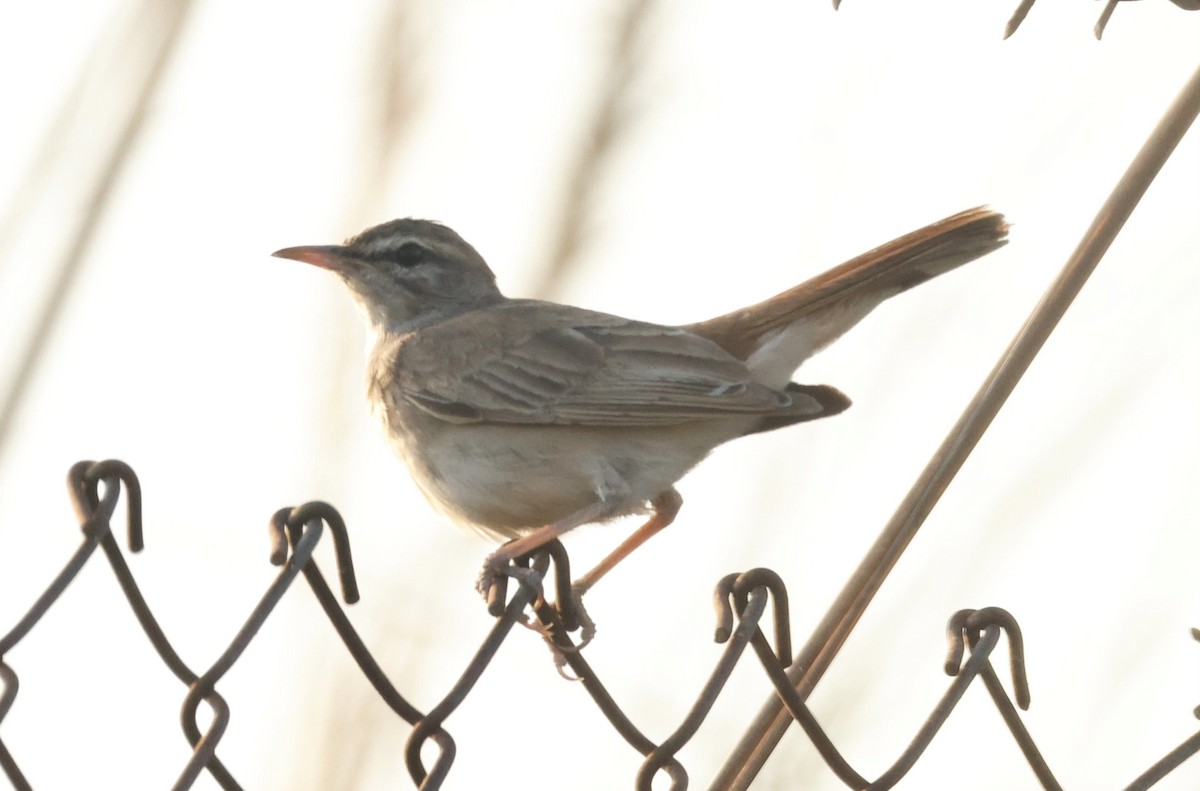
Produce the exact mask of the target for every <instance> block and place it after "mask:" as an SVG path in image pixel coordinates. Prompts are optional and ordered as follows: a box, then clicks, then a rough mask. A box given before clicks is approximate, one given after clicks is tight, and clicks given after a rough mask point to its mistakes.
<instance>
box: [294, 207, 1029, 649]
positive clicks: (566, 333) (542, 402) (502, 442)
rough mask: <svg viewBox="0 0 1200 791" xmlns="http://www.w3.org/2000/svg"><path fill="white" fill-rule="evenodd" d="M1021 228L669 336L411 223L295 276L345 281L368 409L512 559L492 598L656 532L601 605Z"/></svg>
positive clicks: (440, 496)
mask: <svg viewBox="0 0 1200 791" xmlns="http://www.w3.org/2000/svg"><path fill="white" fill-rule="evenodd" d="M1007 234H1008V223H1007V222H1006V220H1005V218H1004V216H1003V215H1002V214H1000V213H998V212H995V211H992V210H990V209H989V208H987V207H985V206H981V207H977V208H973V209H968V210H966V211H963V212H959V213H958V214H955V215H953V216H950V217H947V218H945V219H943V220H940V221H938V222H935V223H932V224H930V225H928V226H926V227H924V228H921V229H919V230H917V231H914V232H912V233H909V234H907V235H905V236H902V237H900V238H898V239H896V240H894V241H892V242H889V243H887V244H884V245H882V246H880V247H877V248H875V249H873V250H871V251H869V252H867V253H864V254H863V255H860V256H858V257H857V258H854V259H852V260H850V261H847V262H846V263H844V264H842V265H840V266H837V267H835V268H833V269H831V270H829V271H827V272H825V273H824V274H820V275H817V276H816V277H813V278H811V279H809V280H806V281H804V282H803V283H801V284H799V285H797V286H795V287H793V288H790V289H788V290H786V291H784V292H782V293H780V294H777V295H775V296H773V297H770V298H769V299H766V300H764V301H762V302H759V303H757V304H754V305H751V306H749V307H743V308H740V309H737V310H734V311H732V312H729V313H726V314H724V315H721V316H718V317H716V318H712V319H708V320H707V321H701V322H697V323H694V324H686V325H679V326H674V325H663V324H655V323H651V322H646V321H638V320H634V319H629V318H623V317H620V316H616V315H611V314H607V313H602V312H598V311H594V310H587V309H584V308H580V307H573V306H570V305H564V304H558V303H555V302H549V301H542V300H534V299H515V298H509V297H507V296H505V295H504V294H502V293H501V291H500V289H499V287H498V286H497V283H496V276H495V274H494V273H493V272H492V270H491V268H490V267H489V266H488V264H487V263H486V262H485V260H484V258H483V257H482V256H481V255H480V254H479V253H478V252H477V251H476V250H475V248H474V247H472V246H471V245H470V244H468V243H467V242H466V241H465V240H464V239H463V238H462V237H461V236H459V235H458V234H457V233H456V232H455V231H453V230H451V229H450V228H449V227H447V226H446V225H442V224H439V223H437V222H433V221H429V220H420V219H412V218H407V219H397V220H393V221H390V222H385V223H383V224H381V225H376V226H374V227H371V228H368V229H367V230H365V231H363V232H361V233H360V234H358V235H357V236H354V237H352V238H350V239H348V240H347V241H346V242H345V243H344V244H341V245H311V246H302V247H288V248H284V249H282V250H278V251H276V252H275V253H273V255H274V256H276V257H279V258H285V259H291V260H295V261H300V262H304V263H307V264H311V265H314V266H317V267H320V268H322V269H326V270H329V271H332V272H334V273H335V274H337V275H338V276H339V277H340V278H341V280H342V281H343V282H344V283H345V285H346V286H347V287H348V288H349V290H350V293H351V294H352V295H353V297H354V299H355V301H356V302H357V304H358V307H359V308H360V310H361V313H362V315H363V317H364V318H365V320H366V323H367V325H368V327H369V330H370V333H371V336H372V337H371V339H370V343H369V348H370V351H369V356H368V362H367V377H366V378H367V393H368V398H369V401H370V404H371V407H372V411H373V412H375V413H376V414H377V415H378V417H379V419H380V420H381V421H382V425H383V429H384V433H385V434H386V436H387V438H388V440H389V443H390V445H391V446H392V448H393V450H394V451H395V453H396V454H397V455H398V456H399V457H400V458H401V459H403V460H404V462H405V463H406V464H407V466H408V470H409V472H410V473H411V475H412V478H413V479H414V480H415V482H416V484H417V486H418V487H419V488H420V489H421V491H422V492H423V493H424V494H425V496H426V498H427V499H428V500H429V501H430V503H431V504H432V505H433V506H434V507H435V508H437V509H438V510H440V511H441V512H443V513H444V514H446V515H447V516H449V517H450V519H451V520H453V521H454V522H457V523H459V524H461V525H464V526H467V527H470V528H473V529H475V530H477V531H480V532H482V533H483V534H484V535H486V536H488V537H491V538H493V539H496V540H507V543H504V544H503V545H501V546H500V547H499V548H498V549H496V550H495V551H494V552H492V553H491V554H490V555H489V556H488V558H487V560H486V561H485V563H484V567H483V570H482V571H481V572H480V576H479V579H478V581H477V587H478V588H479V589H480V592H481V593H482V594H483V595H484V596H485V598H486V597H487V596H488V594H489V592H493V593H494V590H493V586H494V585H495V583H496V582H497V581H499V580H500V578H502V577H505V576H512V577H518V578H522V577H523V575H524V576H525V577H527V576H528V574H529V572H528V570H526V571H524V572H523V571H522V570H520V569H518V568H517V567H516V566H515V565H514V564H513V563H512V561H513V560H514V559H515V558H518V557H520V556H522V555H525V554H527V553H529V552H532V551H534V550H536V549H538V548H541V547H542V546H544V545H545V544H547V543H549V542H551V541H553V540H555V539H557V538H559V537H561V536H563V535H564V534H565V533H567V532H569V531H571V530H573V529H575V528H577V527H579V526H581V525H585V524H590V523H597V522H607V521H611V520H613V519H616V518H618V517H623V516H629V515H634V514H641V515H644V516H646V520H645V522H644V523H643V524H642V525H641V526H640V527H639V528H637V530H635V531H634V532H633V533H632V534H631V535H630V536H629V537H628V538H627V539H626V540H625V541H624V542H623V543H621V544H620V545H619V546H618V547H617V548H616V549H615V550H614V551H613V552H612V553H611V554H610V555H609V556H607V557H606V558H605V559H604V560H603V561H601V562H600V563H599V564H598V565H597V566H596V567H595V568H594V569H592V570H591V571H589V572H588V573H587V574H585V575H583V576H582V577H580V578H579V579H578V580H577V581H576V583H575V585H574V589H573V595H574V596H575V597H576V599H577V601H576V604H577V605H578V606H579V613H580V614H581V615H580V618H581V623H583V624H584V625H585V627H586V628H585V637H584V642H586V641H587V640H589V639H590V638H591V634H592V633H594V629H595V627H594V624H593V623H592V622H591V619H590V618H587V617H586V615H583V613H584V612H585V611H583V610H582V599H581V597H582V595H583V594H584V593H585V592H586V591H587V590H588V589H590V588H591V587H592V586H593V585H595V583H596V582H597V581H598V580H599V579H600V578H601V577H602V576H604V575H605V574H606V573H607V572H608V571H610V570H611V569H612V568H613V567H614V566H615V565H616V564H617V563H618V562H620V561H621V560H622V559H624V558H625V557H626V556H628V555H629V554H630V553H631V552H632V551H634V550H635V549H636V548H637V547H638V546H640V545H641V544H642V543H643V542H645V541H646V540H647V539H648V538H650V537H651V536H653V535H654V534H656V533H658V532H659V531H660V530H662V529H663V528H665V527H667V526H668V525H670V524H671V523H672V521H674V519H675V517H676V514H677V513H678V512H679V509H680V507H681V505H682V503H683V500H682V498H681V496H680V495H679V492H678V490H677V489H676V488H675V484H676V482H677V481H678V480H679V479H680V478H682V477H683V476H684V475H685V474H686V473H687V472H688V471H689V470H691V469H692V468H693V467H694V466H695V465H696V464H698V463H699V462H700V461H701V460H702V459H704V458H705V456H707V455H708V454H709V452H710V451H712V450H713V449H714V448H716V447H717V446H719V445H721V444H723V443H725V442H728V441H729V440H733V439H737V438H739V437H743V436H746V435H750V434H755V433H758V432H764V431H774V430H776V429H780V428H783V427H785V426H790V425H792V424H795V423H802V422H806V421H809V420H816V419H818V418H824V417H829V416H832V415H836V414H838V413H840V412H842V411H844V410H845V409H846V408H847V407H849V406H850V400H849V398H847V397H846V396H845V395H844V394H842V393H841V392H840V391H839V390H837V389H836V388H834V387H831V386H828V385H810V384H800V383H797V382H794V381H792V377H793V374H794V373H795V371H796V370H797V369H798V368H799V367H800V365H801V363H803V362H804V361H805V360H806V359H808V358H809V357H811V356H812V355H813V354H814V353H816V352H818V351H820V350H821V349H823V348H824V347H826V346H827V345H828V344H830V343H831V342H833V341H834V340H836V339H837V338H838V337H840V336H841V335H842V334H843V333H844V332H846V331H847V330H849V329H850V328H851V327H853V326H854V325H855V324H857V323H858V322H859V321H860V320H861V319H863V318H864V317H865V316H866V315H867V314H868V313H870V312H871V311H872V310H873V309H874V308H875V307H876V306H877V305H879V304H880V303H881V302H883V301H884V300H886V299H888V298H890V297H892V296H895V295H896V294H899V293H901V292H903V291H906V290H908V289H909V288H912V287H913V286H916V285H918V284H920V283H923V282H925V281H927V280H930V279H931V278H934V277H937V276H938V275H941V274H943V273H945V272H948V271H950V270H952V269H955V268H957V267H959V266H961V265H963V264H966V263H968V262H970V261H973V260H975V259H978V258H980V257H981V256H984V255H986V254H988V253H991V252H993V251H995V250H997V249H999V248H1000V247H1002V246H1003V245H1005V244H1006V243H1007V240H1008V237H1007Z"/></svg>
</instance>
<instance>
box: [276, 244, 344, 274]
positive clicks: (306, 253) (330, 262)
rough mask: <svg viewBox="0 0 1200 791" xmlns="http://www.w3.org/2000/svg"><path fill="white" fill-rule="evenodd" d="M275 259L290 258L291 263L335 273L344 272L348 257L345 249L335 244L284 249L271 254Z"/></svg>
mask: <svg viewBox="0 0 1200 791" xmlns="http://www.w3.org/2000/svg"><path fill="white" fill-rule="evenodd" d="M271 255H273V256H275V257H276V258H290V259H291V260H293V261H303V262H304V263H306V264H312V265H313V266H319V267H321V268H322V269H331V270H333V271H335V272H340V271H345V269H346V268H347V265H348V263H349V259H350V256H349V254H348V251H347V250H346V248H345V247H342V246H340V245H336V244H327V245H310V246H307V247H285V248H283V249H282V250H276V251H275V252H273V253H271Z"/></svg>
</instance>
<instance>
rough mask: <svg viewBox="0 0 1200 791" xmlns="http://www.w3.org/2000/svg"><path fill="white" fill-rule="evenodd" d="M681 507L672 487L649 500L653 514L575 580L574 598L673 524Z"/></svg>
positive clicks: (681, 500) (679, 499)
mask: <svg viewBox="0 0 1200 791" xmlns="http://www.w3.org/2000/svg"><path fill="white" fill-rule="evenodd" d="M682 505H683V498H682V497H680V495H679V492H677V491H676V490H675V488H674V487H671V488H670V489H667V490H666V491H665V492H663V493H662V494H660V495H659V496H658V497H655V498H654V499H653V500H651V501H650V508H651V510H652V511H653V513H652V514H651V516H650V518H649V519H647V520H646V523H645V524H643V525H642V526H641V527H639V528H638V529H637V530H635V531H633V534H632V535H630V536H629V538H627V539H625V540H624V541H622V542H621V545H620V546H618V547H617V548H616V549H614V550H613V551H612V552H610V553H609V554H608V556H607V557H606V558H604V560H602V561H600V562H599V563H597V564H596V567H595V568H593V569H592V570H591V571H589V572H588V573H587V574H584V575H583V576H582V577H580V578H579V579H577V580H575V582H574V584H573V585H571V588H572V589H573V590H574V591H575V594H576V597H577V598H578V597H580V596H583V594H585V593H587V592H588V591H589V590H591V589H592V586H593V585H595V584H596V583H597V582H599V581H600V578H601V577H603V576H604V575H605V574H607V573H608V572H610V571H612V570H613V568H614V567H615V566H616V565H617V564H618V563H620V562H621V561H622V560H624V559H625V558H627V557H629V555H630V553H631V552H633V551H634V550H635V549H637V548H638V547H640V546H641V545H642V544H644V543H646V542H647V541H649V540H650V539H651V538H652V537H653V536H654V534H655V533H657V532H659V531H660V530H662V529H663V528H665V527H666V526H667V525H669V524H671V523H672V522H674V521H675V516H676V515H677V514H678V513H679V508H680V506H682Z"/></svg>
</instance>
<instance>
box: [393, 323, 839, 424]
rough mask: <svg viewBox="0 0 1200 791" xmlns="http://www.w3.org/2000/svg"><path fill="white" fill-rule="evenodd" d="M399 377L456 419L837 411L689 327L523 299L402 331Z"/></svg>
mask: <svg viewBox="0 0 1200 791" xmlns="http://www.w3.org/2000/svg"><path fill="white" fill-rule="evenodd" d="M384 353H385V354H386V355H387V357H386V360H387V369H388V371H389V373H390V376H391V381H390V383H387V385H386V386H387V387H389V389H392V390H393V393H392V395H393V396H399V397H400V398H403V399H405V400H407V401H408V402H409V403H411V404H413V405H415V406H417V407H419V408H421V409H422V410H424V411H426V412H428V413H430V414H432V415H435V416H437V417H439V418H441V419H443V420H447V421H451V422H457V423H462V422H487V423H524V424H539V425H587V426H659V425H671V424H675V423H682V422H687V421H691V420H699V419H705V418H718V417H730V416H736V415H743V416H768V415H790V416H795V417H797V418H798V419H801V416H804V415H808V414H811V415H812V416H813V417H816V416H818V415H820V414H821V413H822V412H824V411H826V410H827V406H826V405H824V404H822V403H821V401H820V400H818V399H817V398H813V397H812V396H810V395H807V394H805V393H804V392H800V391H793V392H792V393H786V392H782V391H779V390H775V389H772V388H770V387H767V386H765V385H762V384H759V383H757V382H755V381H754V379H753V378H752V376H751V373H750V371H749V370H748V369H747V368H746V365H745V364H744V363H743V362H742V361H740V360H738V359H737V358H736V357H734V356H733V355H731V354H729V353H728V352H726V351H725V350H723V349H722V348H721V347H720V346H718V345H717V344H716V343H714V342H713V341H710V340H708V339H706V338H702V337H700V336H698V335H695V334H692V333H691V332H688V331H686V330H684V329H681V328H678V327H664V326H659V325H655V324H648V323H644V322H637V321H630V320H628V319H622V318H619V317H616V316H609V315H607V314H603V313H594V312H591V311H584V310H581V309H579V308H571V307H567V306H562V305H555V304H552V303H546V302H537V301H533V300H520V301H513V302H510V303H506V304H504V305H499V306H495V307H491V308H488V309H486V310H483V311H476V312H473V313H468V314H464V315H462V316H459V317H456V318H454V319H450V320H448V321H445V322H442V323H440V324H437V325H434V326H432V327H426V328H423V329H421V330H419V331H417V332H415V333H412V334H410V335H408V336H404V337H402V338H399V339H397V341H396V342H395V345H394V348H391V349H390V350H386V351H385V352H384Z"/></svg>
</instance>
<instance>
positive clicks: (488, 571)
mask: <svg viewBox="0 0 1200 791" xmlns="http://www.w3.org/2000/svg"><path fill="white" fill-rule="evenodd" d="M505 578H511V579H514V580H516V581H517V583H518V584H519V585H521V587H524V588H528V589H529V590H531V591H533V593H534V594H535V596H536V598H535V599H534V603H535V604H536V603H538V602H541V601H542V600H543V599H542V577H541V575H540V574H538V573H537V572H536V571H534V570H533V569H531V568H525V567H523V566H518V565H516V564H515V563H513V562H512V557H511V556H510V555H509V553H507V552H505V551H504V548H503V547H501V548H500V549H498V550H496V551H495V552H493V553H492V554H490V555H488V556H487V559H486V560H484V561H483V568H482V569H480V570H479V576H478V577H477V578H476V580H475V590H477V591H479V594H480V595H481V596H483V598H484V600H485V601H486V602H487V603H488V612H490V613H491V614H492V615H500V613H501V612H503V611H504V592H505V587H506V586H505V585H504V579H505Z"/></svg>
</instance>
